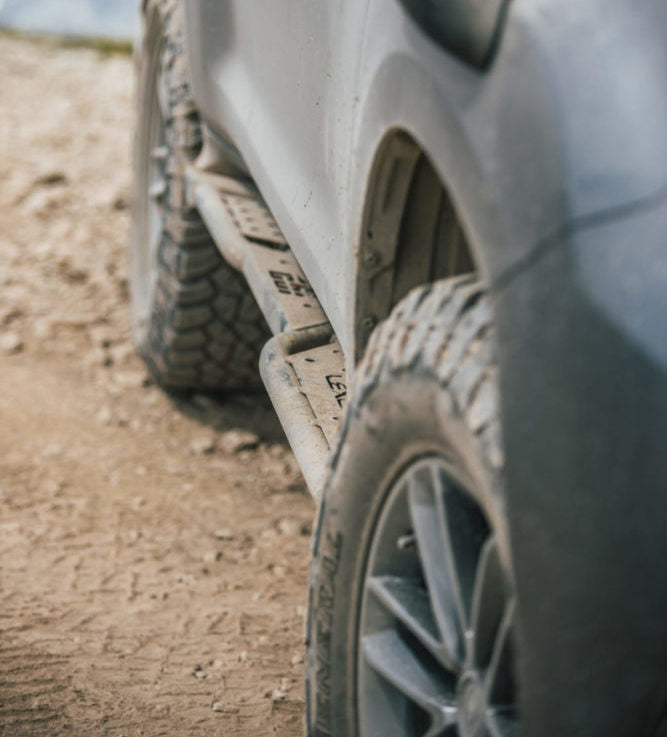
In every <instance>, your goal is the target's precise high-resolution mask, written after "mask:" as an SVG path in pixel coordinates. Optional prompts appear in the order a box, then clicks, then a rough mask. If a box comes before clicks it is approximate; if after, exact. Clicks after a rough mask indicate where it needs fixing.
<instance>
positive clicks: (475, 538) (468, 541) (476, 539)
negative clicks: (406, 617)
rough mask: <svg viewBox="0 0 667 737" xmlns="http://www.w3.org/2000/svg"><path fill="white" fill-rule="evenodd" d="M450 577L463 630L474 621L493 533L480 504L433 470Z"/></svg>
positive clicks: (443, 475) (434, 468)
mask: <svg viewBox="0 0 667 737" xmlns="http://www.w3.org/2000/svg"><path fill="white" fill-rule="evenodd" d="M432 473H433V483H434V485H435V488H436V491H437V493H436V501H437V504H438V511H439V517H440V519H441V520H442V525H443V541H444V544H445V549H446V553H447V555H446V560H447V565H448V567H449V576H450V580H451V582H452V586H453V589H454V595H455V598H456V605H457V609H458V613H459V619H460V621H461V623H462V628H463V629H464V630H465V629H467V624H468V623H469V622H470V618H471V609H472V601H473V589H474V586H475V577H476V573H477V567H478V561H479V557H480V552H481V550H482V546H483V544H484V540H485V539H486V538H487V536H488V534H489V531H488V527H487V525H486V522H485V521H484V518H483V517H482V515H481V513H480V511H479V509H478V507H477V505H476V504H475V503H474V502H473V501H472V499H471V498H470V497H469V496H468V494H465V493H464V492H463V491H461V489H459V488H458V487H457V486H456V485H454V484H453V483H452V482H451V481H450V480H448V479H447V477H446V476H445V474H444V471H443V470H442V468H438V467H437V466H434V467H433V469H432Z"/></svg>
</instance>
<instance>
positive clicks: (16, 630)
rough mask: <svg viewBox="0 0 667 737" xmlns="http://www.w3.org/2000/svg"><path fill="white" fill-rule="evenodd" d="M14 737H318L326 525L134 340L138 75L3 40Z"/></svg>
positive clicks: (2, 604)
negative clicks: (313, 536)
mask: <svg viewBox="0 0 667 737" xmlns="http://www.w3.org/2000/svg"><path fill="white" fill-rule="evenodd" d="M0 69H2V80H1V81H0V381H1V382H2V385H1V389H0V735H3V736H6V737H37V736H38V735H49V736H53V735H72V736H74V737H79V736H81V737H84V736H85V737H93V736H97V735H112V736H113V737H121V736H124V737H136V736H139V735H143V736H144V737H150V736H153V735H155V736H157V735H169V736H171V735H174V736H176V735H179V736H180V735H193V736H194V735H207V736H213V735H225V737H232V736H233V735H244V736H245V737H252V735H260V734H261V735H266V734H276V735H288V734H289V735H298V734H301V733H302V719H303V687H302V676H303V673H302V671H303V647H302V637H303V626H304V613H305V612H304V607H305V598H306V578H307V565H308V558H309V549H308V548H309V534H310V529H311V524H312V517H313V513H314V506H313V504H312V502H311V500H310V499H309V497H308V496H307V494H306V492H305V488H304V486H303V482H302V480H301V476H300V474H299V471H298V468H297V466H296V463H295V462H294V459H293V457H292V455H291V453H290V452H289V450H288V448H287V446H286V444H285V441H284V439H283V436H282V433H281V431H280V428H279V426H278V423H277V420H276V419H275V416H274V415H273V413H272V410H271V409H270V406H269V405H268V403H267V400H266V398H265V397H260V398H257V397H248V396H235V397H232V398H228V399H227V400H225V401H219V402H213V401H212V400H210V399H208V398H206V397H203V396H195V397H193V398H192V399H191V400H189V401H182V400H181V401H176V400H173V399H170V398H168V397H167V396H165V395H164V394H163V393H162V392H161V391H159V390H158V389H157V388H156V387H155V386H153V385H152V384H151V382H150V381H149V379H148V377H147V375H146V372H145V371H144V368H143V365H142V363H141V361H140V360H139V359H138V358H137V357H136V355H135V354H134V351H133V348H132V345H131V341H130V333H129V326H128V314H127V304H126V302H127V278H126V259H125V251H126V243H127V234H128V226H129V212H128V200H129V187H130V181H131V172H130V164H129V161H130V139H131V129H132V89H133V80H132V64H131V61H130V59H129V58H127V57H122V56H116V57H107V58H104V57H102V56H100V55H99V54H97V53H96V52H94V51H91V50H71V49H70V50H65V49H57V48H55V47H50V46H45V45H43V44H42V45H40V44H34V43H29V42H26V41H21V40H17V39H12V38H3V37H0Z"/></svg>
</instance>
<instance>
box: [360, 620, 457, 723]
mask: <svg viewBox="0 0 667 737" xmlns="http://www.w3.org/2000/svg"><path fill="white" fill-rule="evenodd" d="M362 648H363V654H364V658H365V660H366V662H367V663H368V665H369V666H370V667H371V668H372V669H373V670H374V671H375V672H376V673H377V674H378V675H379V676H381V677H382V678H383V679H384V680H385V681H387V682H389V683H391V685H392V686H394V688H396V689H397V690H398V691H400V692H401V693H402V694H404V695H405V696H406V697H407V698H408V699H409V700H410V701H412V702H413V703H415V704H417V706H419V707H420V708H421V709H423V710H424V711H425V712H427V713H428V714H429V716H430V717H431V720H432V723H431V727H430V728H429V733H430V732H431V730H433V729H434V727H438V729H439V730H440V731H442V730H444V729H445V728H446V727H448V726H450V725H454V724H456V719H457V708H456V706H455V705H454V703H453V698H454V682H453V679H450V678H448V677H447V675H446V674H445V673H444V671H443V670H442V669H441V668H439V667H432V666H430V664H428V663H426V662H424V661H423V660H422V659H420V658H418V657H417V655H416V654H415V652H414V651H413V649H412V648H411V647H409V646H408V645H407V644H406V643H405V642H404V641H403V640H402V639H401V637H400V636H399V635H398V633H397V632H396V631H395V630H385V631H383V632H379V633H376V634H374V635H367V636H366V637H364V638H363V639H362ZM439 733H440V732H434V734H439Z"/></svg>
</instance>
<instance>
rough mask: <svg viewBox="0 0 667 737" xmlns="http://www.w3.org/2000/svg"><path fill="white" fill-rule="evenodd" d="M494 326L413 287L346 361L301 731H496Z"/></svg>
mask: <svg viewBox="0 0 667 737" xmlns="http://www.w3.org/2000/svg"><path fill="white" fill-rule="evenodd" d="M495 374H496V370H495V364H494V344H493V327H492V323H491V317H490V309H489V305H488V303H487V300H486V298H485V296H484V294H483V292H482V290H481V288H480V286H479V284H478V283H477V282H476V281H475V279H474V277H473V276H466V277H461V278H456V279H449V280H445V281H443V282H439V283H436V284H434V285H431V286H428V287H425V288H420V289H417V290H414V291H413V292H412V293H411V294H410V295H408V297H407V298H406V299H405V300H403V302H401V303H400V304H399V305H398V306H397V308H396V309H395V310H394V312H393V313H392V315H391V316H390V318H389V319H388V320H387V321H386V322H385V323H384V324H383V325H382V326H380V328H379V329H378V331H377V332H376V335H374V337H373V339H372V340H371V343H370V344H369V347H368V350H367V351H366V355H365V357H364V359H363V361H362V362H361V364H360V365H359V368H358V373H357V381H356V384H355V387H354V391H353V396H352V399H351V402H350V405H349V406H348V408H347V411H346V415H345V419H344V425H343V429H342V432H341V438H340V441H339V446H338V450H337V452H336V455H335V457H334V460H333V466H332V471H331V476H330V479H329V481H328V483H327V485H326V487H325V492H324V496H323V500H322V502H321V505H320V516H319V522H318V530H317V532H316V538H315V543H314V561H313V570H312V575H311V591H310V612H309V623H308V661H307V686H306V690H307V702H308V717H307V719H308V729H309V735H310V737H324V735H327V736H329V735H330V736H332V737H370V736H371V735H379V734H382V735H383V737H384V736H385V735H387V736H388V737H391V736H392V735H394V736H395V737H407V736H410V737H412V736H413V735H414V736H415V737H417V736H420V737H421V736H422V735H425V736H427V737H436V736H437V735H442V737H445V736H446V737H454V736H455V735H458V736H459V737H509V736H510V735H515V734H516V730H517V729H518V713H517V696H516V690H515V687H514V680H513V650H514V638H513V630H514V627H513V624H514V618H513V615H514V597H513V594H512V584H511V581H512V574H511V564H510V556H509V552H508V545H507V534H506V524H505V519H504V512H503V505H502V500H501V495H500V473H501V469H502V465H503V456H502V449H501V439H500V425H499V419H498V413H497V401H496V387H495V381H496V379H495Z"/></svg>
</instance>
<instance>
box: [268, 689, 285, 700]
mask: <svg viewBox="0 0 667 737" xmlns="http://www.w3.org/2000/svg"><path fill="white" fill-rule="evenodd" d="M286 698H287V694H286V693H285V692H284V691H281V690H280V689H279V688H274V689H273V691H272V692H271V701H285V699H286Z"/></svg>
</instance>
